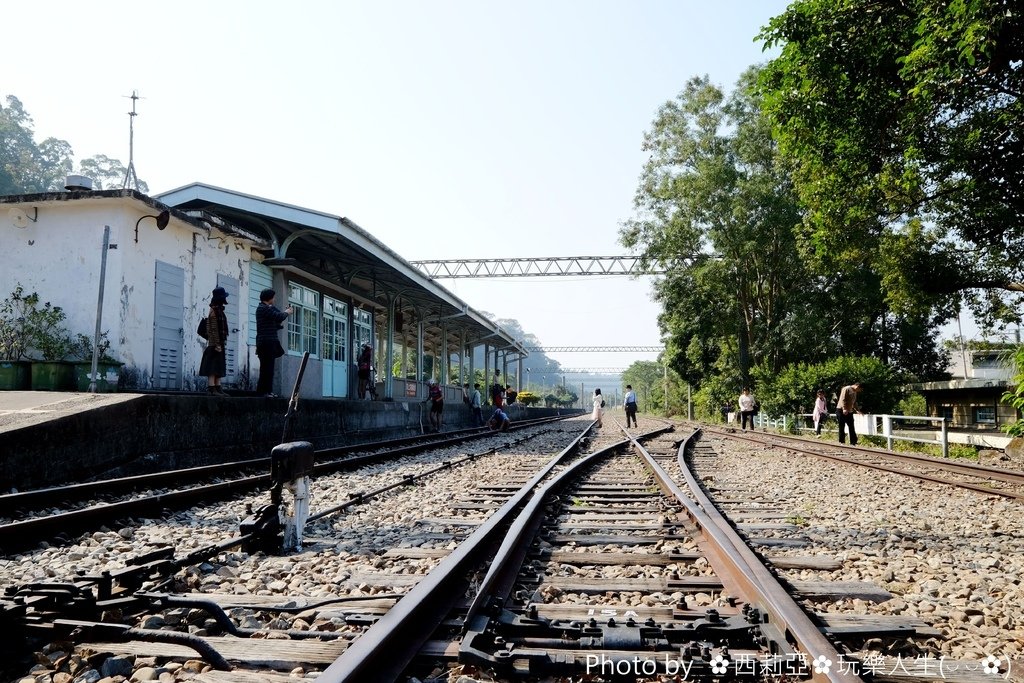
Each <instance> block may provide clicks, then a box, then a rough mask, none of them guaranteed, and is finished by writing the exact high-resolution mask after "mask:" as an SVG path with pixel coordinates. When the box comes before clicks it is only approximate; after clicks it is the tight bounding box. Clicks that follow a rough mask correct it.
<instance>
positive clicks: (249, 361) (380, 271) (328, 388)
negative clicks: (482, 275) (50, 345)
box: [0, 183, 527, 401]
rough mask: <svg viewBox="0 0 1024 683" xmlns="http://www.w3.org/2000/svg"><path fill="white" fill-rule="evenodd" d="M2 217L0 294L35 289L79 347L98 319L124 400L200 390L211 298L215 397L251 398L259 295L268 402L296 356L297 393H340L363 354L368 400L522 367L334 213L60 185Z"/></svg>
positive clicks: (487, 325)
mask: <svg viewBox="0 0 1024 683" xmlns="http://www.w3.org/2000/svg"><path fill="white" fill-rule="evenodd" d="M0 210H2V212H3V214H6V218H7V220H5V222H4V225H3V226H2V227H0V229H2V230H3V232H4V233H5V237H4V239H3V241H2V243H3V245H4V248H3V249H2V250H0V272H3V273H4V278H3V281H4V287H5V288H6V290H7V291H4V292H2V293H0V296H3V297H7V296H8V295H9V294H10V290H11V289H13V288H14V287H15V286H18V285H20V286H21V287H22V288H23V289H24V291H25V292H26V293H30V292H37V293H38V294H39V296H40V299H41V301H48V302H51V303H52V305H54V306H59V307H61V308H62V309H63V311H64V312H65V313H66V315H67V318H66V321H65V324H66V326H67V329H68V331H69V332H70V333H71V334H72V335H77V334H84V335H88V336H90V337H91V336H92V335H93V332H94V329H95V325H96V318H97V313H99V315H100V316H102V323H101V329H102V330H104V331H106V332H107V334H108V338H109V341H110V349H109V354H110V355H111V356H112V357H113V358H115V359H116V360H117V361H119V362H120V363H122V364H123V366H122V368H121V373H122V377H121V386H122V388H124V389H129V390H167V391H180V390H191V389H199V388H203V387H204V386H205V378H201V377H198V376H197V375H196V372H197V370H198V367H199V360H200V358H201V356H202V350H203V343H202V340H201V339H200V338H199V336H198V334H197V327H198V324H199V321H200V319H202V318H203V317H204V316H205V315H206V313H207V310H208V305H209V300H210V293H211V291H212V290H213V289H214V288H215V287H223V288H224V289H225V290H227V292H228V294H229V296H228V304H229V305H228V306H227V308H226V313H227V316H228V323H229V326H230V336H229V340H228V344H229V346H228V350H227V365H228V368H227V371H228V374H227V376H226V377H225V379H224V383H225V385H226V386H228V387H229V388H230V387H235V388H238V389H241V390H245V389H251V388H254V387H255V383H256V378H257V376H258V372H259V361H258V359H257V358H256V355H255V335H256V325H255V310H256V306H257V304H258V303H259V292H260V291H261V290H263V289H265V288H272V289H274V290H275V291H276V292H277V301H276V304H277V305H278V307H279V308H281V309H284V308H285V307H287V306H291V307H292V308H293V309H294V313H293V314H292V315H291V316H290V317H289V319H288V320H287V321H286V322H285V325H284V326H285V329H284V331H283V332H282V335H281V342H282V344H283V346H284V348H285V351H286V353H285V356H284V357H283V359H281V360H280V361H279V363H282V365H279V366H278V372H277V373H276V377H277V380H276V381H277V382H278V384H279V386H277V387H275V389H274V391H275V393H278V394H286V393H289V391H290V386H291V385H290V382H291V378H294V376H295V371H296V370H297V367H298V364H299V360H300V358H301V357H302V355H303V353H304V352H307V351H308V352H309V356H310V360H309V365H308V366H307V369H306V372H305V375H304V378H303V383H302V390H301V395H302V396H304V397H307V398H352V397H354V396H355V394H356V388H355V387H356V376H355V375H356V372H355V363H356V358H357V357H358V354H359V349H360V348H361V346H362V345H363V344H364V343H369V344H371V345H372V347H373V350H374V359H375V366H376V367H377V368H378V372H377V377H378V386H377V390H378V396H379V397H381V398H392V399H396V400H401V399H417V398H422V397H423V396H425V383H426V381H427V380H428V379H435V380H437V381H438V382H439V383H440V384H441V385H442V386H444V387H445V391H446V393H447V394H448V395H447V398H448V399H450V400H458V401H461V392H460V390H458V389H457V386H456V385H458V384H460V383H461V381H468V380H469V378H470V377H471V376H472V372H473V369H474V368H473V367H472V366H473V357H474V356H476V357H477V358H480V357H482V358H483V359H484V361H483V362H484V368H483V369H484V371H485V375H484V376H490V375H491V373H492V372H493V370H492V368H497V369H502V370H507V369H508V365H509V364H510V363H514V362H521V359H522V358H523V357H525V356H526V355H527V352H526V349H525V348H524V347H523V346H522V343H521V342H520V341H519V340H517V339H514V338H513V337H512V336H511V335H510V334H509V333H507V332H506V331H505V330H504V329H502V328H501V327H500V326H498V325H496V324H495V323H493V322H492V321H491V320H489V319H488V318H487V317H486V316H485V315H484V314H482V313H481V312H479V311H476V310H474V309H473V308H472V307H470V306H469V304H468V303H466V302H464V301H462V300H460V299H459V298H458V297H456V296H455V295H453V294H452V293H451V292H449V291H448V290H446V289H445V288H444V287H442V286H441V285H439V284H437V283H436V282H435V281H433V280H431V279H430V278H429V277H428V276H426V275H425V274H423V273H422V272H421V271H419V270H418V269H417V268H416V267H414V266H413V265H411V264H410V263H409V262H407V261H405V260H404V259H403V258H402V257H401V256H399V255H398V254H397V253H395V252H394V251H393V250H391V249H390V248H388V247H387V246H386V245H384V244H383V243H382V242H380V241H379V240H377V239H376V238H375V237H374V236H373V235H371V234H370V233H369V232H368V231H366V230H364V229H363V228H361V227H360V226H359V225H357V224H356V223H354V222H353V221H351V220H349V219H348V218H345V217H341V216H335V215H331V214H327V213H324V212H320V211H315V210H311V209H305V208H301V207H297V206H292V205H289V204H284V203H281V202H276V201H273V200H270V199H264V198H261V197H255V196H252V195H247V194H244V193H241V192H236V191H232V190H227V189H223V188H218V187H213V186H210V185H205V184H202V183H193V184H190V185H187V186H185V187H181V188H178V189H175V190H171V191H169V192H165V193H163V194H160V195H157V196H155V197H150V196H147V195H144V194H141V193H139V192H137V191H133V190H127V189H124V190H122V189H119V190H98V191H90V190H88V189H87V186H86V185H82V186H74V185H71V186H70V187H69V191H67V192H52V193H43V194H32V195H15V196H6V197H0ZM164 212H166V215H165V216H161V214H163V213H164ZM105 226H109V229H110V230H109V247H108V249H107V250H106V253H105V254H104V248H103V244H104V243H103V233H104V227H105ZM104 257H105V261H106V263H105V275H104V278H103V279H104V282H103V297H102V299H101V300H100V301H99V304H98V303H97V302H98V292H99V291H100V287H101V278H100V273H101V270H103V268H101V261H102V260H104ZM481 348H483V349H484V350H485V353H483V354H480V352H479V349H481ZM474 351H475V353H474ZM385 369H389V370H390V371H388V372H385ZM506 374H507V373H506ZM282 383H283V384H286V385H287V386H282ZM25 388H28V387H25Z"/></svg>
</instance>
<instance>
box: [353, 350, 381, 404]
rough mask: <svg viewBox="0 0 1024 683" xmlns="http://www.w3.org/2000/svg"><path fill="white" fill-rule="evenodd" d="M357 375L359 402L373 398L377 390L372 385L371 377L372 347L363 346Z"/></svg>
mask: <svg viewBox="0 0 1024 683" xmlns="http://www.w3.org/2000/svg"><path fill="white" fill-rule="evenodd" d="M356 372H357V373H358V375H359V400H360V401H361V400H363V399H364V398H373V396H374V395H375V394H376V393H377V388H376V387H375V386H374V385H373V380H372V379H371V375H372V374H373V347H372V346H370V345H369V344H363V350H362V351H360V352H359V361H358V365H357V367H356Z"/></svg>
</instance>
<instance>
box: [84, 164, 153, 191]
mask: <svg viewBox="0 0 1024 683" xmlns="http://www.w3.org/2000/svg"><path fill="white" fill-rule="evenodd" d="M79 169H80V171H81V173H82V175H85V176H88V177H89V178H91V179H92V181H93V187H94V188H95V189H97V190H113V189H117V188H119V187H122V186H123V185H124V180H125V176H126V175H127V173H128V169H127V168H125V165H124V164H122V163H121V162H120V161H119V160H118V159H111V158H110V157H108V156H107V155H105V154H97V155H95V156H91V157H89V158H88V159H82V163H81V165H80V166H79ZM139 192H142V193H146V192H149V185H147V184H146V183H144V182H143V181H141V180H140V181H139Z"/></svg>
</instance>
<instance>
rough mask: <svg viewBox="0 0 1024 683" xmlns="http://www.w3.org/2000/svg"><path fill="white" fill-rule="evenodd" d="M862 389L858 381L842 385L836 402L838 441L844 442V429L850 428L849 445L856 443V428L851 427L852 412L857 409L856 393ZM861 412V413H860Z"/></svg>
mask: <svg viewBox="0 0 1024 683" xmlns="http://www.w3.org/2000/svg"><path fill="white" fill-rule="evenodd" d="M863 389H864V387H863V385H861V383H860V382H854V383H853V384H850V385H847V386H845V387H843V389H842V391H840V392H839V401H838V402H837V403H836V422H838V423H839V443H846V429H849V430H850V445H851V446H856V445H857V430H856V429H854V428H853V413H854V412H855V411H856V412H858V413H859V412H860V411H859V410H857V394H859V393H860V392H861V391H862V390H863ZM862 414H863V413H862Z"/></svg>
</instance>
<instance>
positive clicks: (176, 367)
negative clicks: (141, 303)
mask: <svg viewBox="0 0 1024 683" xmlns="http://www.w3.org/2000/svg"><path fill="white" fill-rule="evenodd" d="M154 290H155V292H156V294H155V300H154V302H153V378H152V380H153V388H154V389H181V347H182V340H183V339H184V336H185V271H184V270H183V269H181V268H179V267H178V266H172V265H171V264H170V263H164V262H163V261H157V262H156V286H155V287H154Z"/></svg>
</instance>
